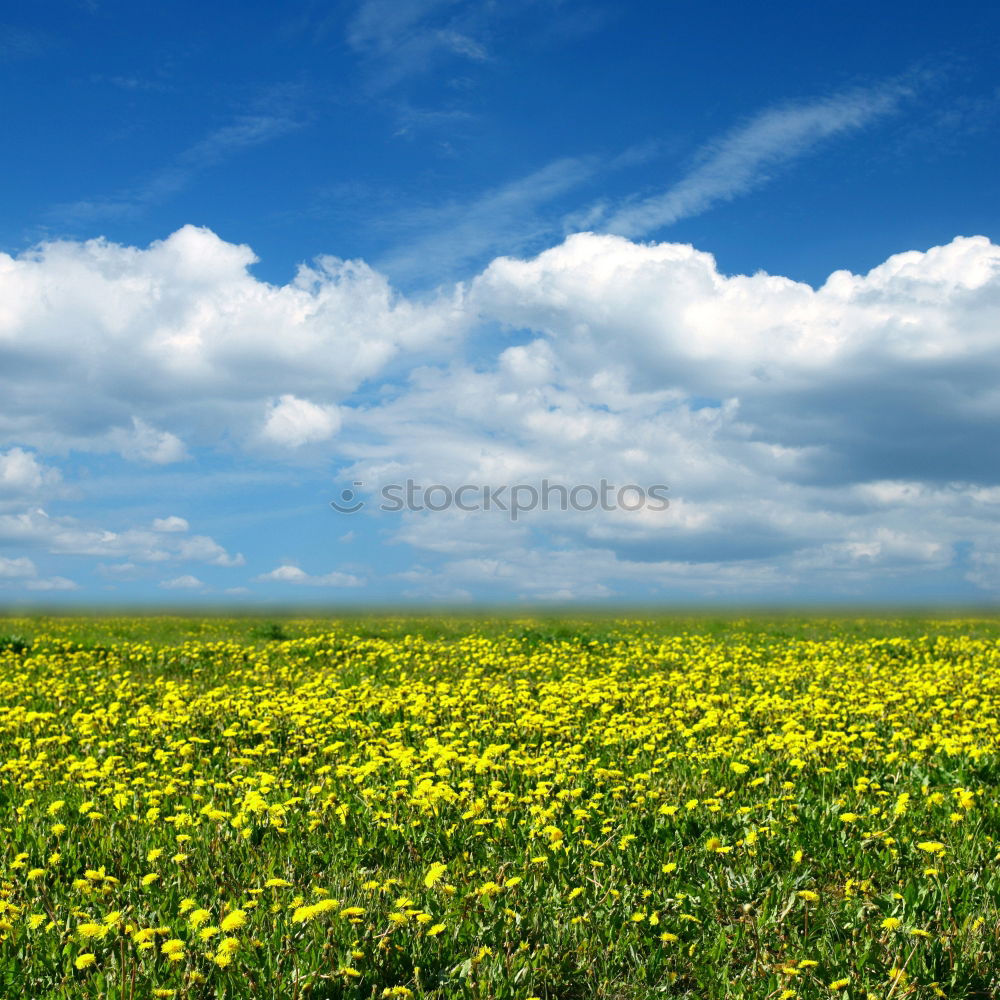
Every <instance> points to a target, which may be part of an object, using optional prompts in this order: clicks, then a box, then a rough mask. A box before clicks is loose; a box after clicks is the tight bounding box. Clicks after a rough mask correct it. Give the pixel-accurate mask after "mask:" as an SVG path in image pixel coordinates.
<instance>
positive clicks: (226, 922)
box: [219, 910, 247, 932]
mask: <svg viewBox="0 0 1000 1000" xmlns="http://www.w3.org/2000/svg"><path fill="white" fill-rule="evenodd" d="M246 922H247V915H246V913H245V912H244V911H243V910H233V912H232V913H229V914H227V915H226V916H225V917H223V918H222V923H221V924H220V925H219V926H220V927H221V928H222V929H223V930H224V931H227V932H228V931H235V930H237V929H238V928H240V927H242V926H243V925H244V924H245V923H246Z"/></svg>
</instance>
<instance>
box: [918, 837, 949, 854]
mask: <svg viewBox="0 0 1000 1000" xmlns="http://www.w3.org/2000/svg"><path fill="white" fill-rule="evenodd" d="M917 850H920V851H923V852H924V853H925V854H938V855H940V854H944V852H945V846H944V844H942V843H941V841H940V840H922V841H921V842H920V843H919V844H917Z"/></svg>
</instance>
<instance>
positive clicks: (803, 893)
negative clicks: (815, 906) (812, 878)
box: [797, 889, 819, 903]
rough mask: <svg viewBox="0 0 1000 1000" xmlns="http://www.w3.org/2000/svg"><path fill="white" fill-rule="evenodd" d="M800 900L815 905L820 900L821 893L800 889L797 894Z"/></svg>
mask: <svg viewBox="0 0 1000 1000" xmlns="http://www.w3.org/2000/svg"><path fill="white" fill-rule="evenodd" d="M797 895H798V897H799V899H804V900H805V901H806V902H807V903H815V902H816V901H817V900H818V899H819V893H818V892H813V891H812V889H800V890H799V891H798V893H797Z"/></svg>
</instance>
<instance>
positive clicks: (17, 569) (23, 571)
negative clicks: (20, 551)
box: [0, 556, 38, 580]
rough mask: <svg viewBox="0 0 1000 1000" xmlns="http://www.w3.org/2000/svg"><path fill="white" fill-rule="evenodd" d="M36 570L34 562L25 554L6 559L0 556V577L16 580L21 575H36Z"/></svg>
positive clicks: (21, 576)
mask: <svg viewBox="0 0 1000 1000" xmlns="http://www.w3.org/2000/svg"><path fill="white" fill-rule="evenodd" d="M37 574H38V571H37V570H36V569H35V564H34V563H33V562H32V561H31V560H30V559H28V558H27V557H26V556H21V557H20V558H17V559H8V558H6V557H5V556H0V579H4V580H16V579H20V578H23V577H29V576H37Z"/></svg>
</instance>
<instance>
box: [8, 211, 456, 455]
mask: <svg viewBox="0 0 1000 1000" xmlns="http://www.w3.org/2000/svg"><path fill="white" fill-rule="evenodd" d="M255 260H256V258H255V257H254V255H253V253H252V252H251V250H250V249H249V248H248V247H246V246H240V245H236V244H232V243H227V242H226V241H225V240H222V239H220V238H219V237H218V236H216V235H215V234H214V233H212V232H210V231H209V230H207V229H199V228H196V227H194V226H185V227H184V228H182V229H180V230H178V231H177V232H176V233H174V234H173V235H172V236H170V237H168V238H167V239H164V240H160V241H158V242H155V243H152V244H150V246H148V247H146V248H142V249H140V248H136V247H129V246H122V245H119V244H116V243H111V242H109V241H107V240H104V239H95V240H89V241H87V242H82V243H80V242H73V241H59V242H51V243H45V244H42V245H40V246H38V247H37V248H35V249H34V250H32V251H30V252H26V253H24V254H21V255H20V256H17V257H11V256H8V255H6V254H0V392H2V394H3V398H4V407H3V411H2V413H0V442H2V441H5V440H6V441H10V442H11V443H15V444H18V445H20V446H21V447H24V446H25V445H28V446H34V447H38V448H41V449H43V450H44V451H46V452H49V453H51V452H54V451H58V450H62V451H66V450H68V449H76V450H78V451H115V452H118V453H120V454H122V455H124V456H125V457H127V458H129V459H132V460H135V461H140V462H146V463H153V464H169V463H172V462H177V461H179V460H181V459H183V458H185V456H186V454H187V448H188V447H189V446H192V445H198V444H206V443H207V444H214V443H215V442H217V441H218V440H219V439H220V438H221V437H222V436H228V437H229V438H231V439H233V440H235V441H237V442H242V443H243V444H244V445H246V446H247V447H250V448H253V447H255V446H256V444H257V443H258V441H259V436H258V434H257V429H258V428H259V427H260V419H261V417H260V415H261V413H264V412H265V410H266V408H267V407H268V406H271V405H272V404H273V401H274V400H275V399H276V398H277V399H279V411H278V416H277V417H276V418H275V419H276V421H277V422H276V423H275V424H274V428H275V433H277V434H279V435H280V434H281V433H282V429H284V430H285V432H286V434H290V435H291V436H292V437H293V438H294V437H295V434H294V433H293V431H294V426H297V425H302V423H303V420H305V422H306V424H307V425H308V426H306V427H305V429H304V431H302V433H305V434H306V440H315V439H316V438H315V435H316V434H317V433H319V431H320V430H321V429H329V431H330V433H332V432H333V429H335V422H334V416H333V414H334V412H335V411H334V410H333V409H332V408H333V407H335V406H336V404H337V403H338V402H340V401H341V400H343V399H344V398H345V397H346V396H347V395H349V394H350V393H351V392H352V391H353V390H355V389H356V388H357V387H358V386H359V385H360V384H361V383H362V382H363V381H364V380H365V379H369V378H372V377H374V376H377V375H379V374H380V373H382V372H384V371H386V370H387V369H388V368H390V367H391V366H392V365H393V363H395V362H398V361H399V360H400V359H401V358H402V357H404V356H411V355H413V354H414V353H415V352H420V356H421V357H422V358H423V359H424V360H427V359H429V358H434V357H440V356H442V354H443V353H444V352H446V351H447V349H448V345H449V344H450V343H452V342H453V340H454V338H455V337H456V336H457V335H458V334H460V333H461V330H462V329H463V316H464V314H463V311H462V309H461V301H460V294H459V292H457V291H456V293H455V294H454V295H453V296H452V297H450V298H442V299H434V300H433V301H430V302H427V303H415V302H411V301H409V300H407V299H405V298H402V297H400V296H398V295H396V294H395V293H394V292H393V290H392V289H391V287H390V286H389V284H388V282H387V281H386V279H385V278H384V277H383V276H381V275H380V274H378V273H377V272H375V271H373V270H372V269H371V268H370V267H368V266H367V265H366V264H364V263H362V262H358V261H345V260H340V259H337V258H333V257H322V258H320V259H318V260H316V261H315V262H313V264H311V265H308V266H306V265H303V266H302V267H301V268H300V269H299V271H298V273H297V275H296V277H295V279H294V280H293V281H291V282H290V283H288V284H286V285H271V284H268V283H266V282H263V281H259V280H258V279H256V278H255V277H254V276H253V275H252V274H251V273H250V267H251V265H252V264H253V263H254V261H255ZM284 397H287V398H288V399H289V400H291V399H295V400H299V401H308V405H310V406H315V407H317V408H318V409H319V410H321V411H322V412H323V413H325V414H326V417H324V418H322V420H325V421H326V422H325V423H322V421H321V420H320V419H319V418H318V416H317V414H316V413H313V412H312V411H308V410H307V411H306V417H303V416H302V412H301V408H300V411H299V413H298V420H296V419H295V414H294V413H289V410H290V408H292V407H293V406H294V404H292V403H282V402H280V400H282V399H283V398H284ZM282 415H284V416H285V417H289V419H288V420H285V419H283V416H282ZM321 425H322V426H321Z"/></svg>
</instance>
